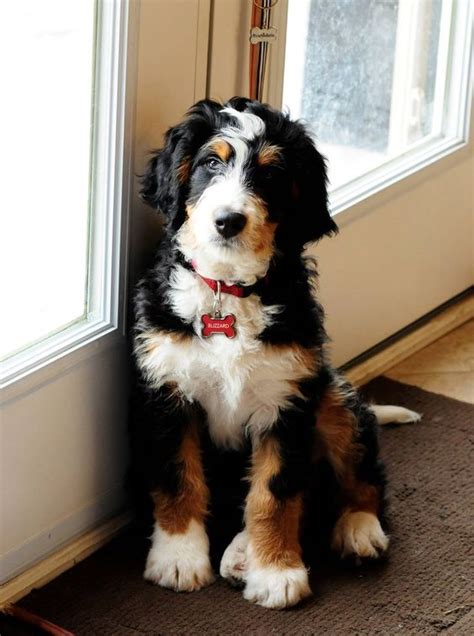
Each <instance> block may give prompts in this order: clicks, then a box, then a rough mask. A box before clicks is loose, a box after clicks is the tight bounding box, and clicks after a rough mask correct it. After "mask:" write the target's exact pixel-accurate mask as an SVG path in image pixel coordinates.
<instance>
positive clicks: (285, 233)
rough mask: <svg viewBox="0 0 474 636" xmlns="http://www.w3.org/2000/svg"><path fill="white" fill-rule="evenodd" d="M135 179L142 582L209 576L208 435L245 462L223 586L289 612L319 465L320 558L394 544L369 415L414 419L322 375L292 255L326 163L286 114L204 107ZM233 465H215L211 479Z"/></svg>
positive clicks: (321, 357)
mask: <svg viewBox="0 0 474 636" xmlns="http://www.w3.org/2000/svg"><path fill="white" fill-rule="evenodd" d="M141 185H142V188H141V194H142V198H143V200H144V201H145V202H146V203H148V204H149V205H150V206H152V207H153V208H154V209H155V210H159V211H160V212H161V213H162V215H163V217H164V219H165V227H164V238H163V240H162V241H161V243H160V245H159V247H158V250H157V252H156V257H155V261H154V264H153V266H152V267H151V269H150V270H149V271H148V272H147V273H146V274H145V276H144V277H143V279H142V280H141V281H140V282H139V283H138V285H137V288H136V293H135V299H134V310H135V330H134V358H135V363H136V382H135V389H134V392H133V400H132V402H133V406H132V424H131V443H132V461H133V467H134V468H133V470H134V471H135V473H136V474H137V475H139V478H140V480H141V482H140V483H141V484H142V485H143V488H146V490H147V491H148V492H149V493H150V496H151V500H152V503H153V516H154V530H153V535H152V537H151V548H150V550H149V554H148V559H147V562H146V568H145V574H144V576H145V579H147V580H148V581H151V582H152V583H155V584H158V585H161V586H164V587H166V588H171V589H174V590H177V591H192V590H198V589H200V588H202V587H204V586H206V585H209V584H210V583H212V581H213V580H214V574H213V569H212V567H211V561H210V556H209V548H210V546H209V538H208V534H207V531H206V525H207V518H208V512H209V506H210V501H211V497H212V492H211V488H210V485H209V483H208V479H207V472H206V471H207V468H206V453H205V451H204V447H205V446H206V443H207V442H209V444H208V445H210V446H211V447H212V448H214V449H218V450H219V451H221V452H222V453H224V455H225V453H226V452H229V453H231V454H232V453H233V454H235V453H237V454H239V453H242V454H244V455H245V453H248V469H247V473H246V477H245V482H244V483H245V484H246V486H245V488H246V491H245V503H244V511H243V519H242V526H241V527H240V528H239V530H240V531H239V532H238V533H237V534H236V536H235V538H234V539H233V540H232V541H231V542H230V544H229V545H228V547H227V549H226V550H225V552H224V554H223V556H222V559H221V561H220V574H221V576H222V577H224V578H226V579H228V580H229V581H230V582H232V583H241V584H242V585H243V586H244V591H243V594H244V597H245V598H246V599H248V600H249V601H253V602H255V603H258V604H260V605H262V606H264V607H268V608H286V607H290V606H293V605H295V604H297V603H298V602H299V601H301V600H302V599H304V598H305V597H307V596H309V595H310V593H311V590H310V585H309V582H308V571H307V568H306V565H305V563H304V561H303V553H302V547H301V541H300V534H301V528H302V524H303V522H304V519H305V517H306V515H307V514H308V513H309V512H310V508H311V505H312V501H311V497H310V496H308V493H310V492H311V490H312V488H313V486H314V485H315V484H314V483H313V482H314V480H317V477H316V475H317V472H315V469H316V468H317V466H318V465H322V464H324V465H326V466H327V467H329V470H326V473H329V474H330V478H331V479H332V481H333V482H334V484H335V485H336V489H335V490H334V497H333V503H334V504H335V506H336V507H335V510H336V515H335V517H334V524H333V526H332V539H331V545H332V548H333V550H335V551H337V552H339V553H340V555H341V556H343V557H346V556H349V555H354V556H356V557H357V558H369V559H375V558H377V557H379V556H380V555H382V554H383V553H384V552H385V551H386V550H387V547H388V544H389V538H388V536H387V534H386V532H385V530H384V528H383V515H384V505H385V474H384V467H383V464H382V462H381V461H380V459H379V456H378V443H377V420H378V419H379V420H380V422H382V421H386V420H392V421H398V422H401V421H413V420H416V419H417V415H416V414H415V413H413V412H411V411H408V410H407V409H402V408H401V407H374V406H372V407H371V406H369V405H367V404H365V403H364V402H363V401H362V400H361V398H360V397H359V395H358V393H357V391H356V390H355V389H354V388H352V387H351V386H350V384H349V383H348V382H346V381H345V380H344V379H343V378H342V377H341V375H340V374H339V373H338V372H337V371H336V370H335V369H334V368H332V367H331V365H330V362H329V359H328V354H327V351H326V348H327V340H328V338H327V336H326V332H325V329H324V313H323V309H322V308H321V306H320V304H319V303H318V302H317V300H316V296H315V283H316V278H317V275H316V269H315V265H314V263H313V262H312V261H311V259H309V258H307V257H305V256H304V253H303V252H304V248H305V246H306V245H307V244H308V243H311V242H314V241H318V240H320V239H321V238H322V237H324V236H326V235H332V234H335V233H336V231H337V227H336V224H335V222H334V220H333V219H332V218H331V216H330V214H329V211H328V203H327V198H328V197H327V179H326V169H325V160H324V158H323V157H322V156H321V154H320V153H319V152H318V150H317V149H316V146H315V143H314V141H313V139H312V138H311V136H310V134H309V133H308V131H307V129H306V128H305V126H304V125H303V124H302V123H300V122H297V121H292V120H291V119H290V117H289V116H288V115H286V114H283V113H281V112H279V111H277V110H274V109H272V108H271V107H269V106H267V105H263V104H261V103H260V102H257V101H252V100H249V99H245V98H238V97H235V98H233V99H231V100H230V101H228V102H227V103H226V104H220V103H217V102H215V101H211V100H203V101H200V102H198V103H197V104H196V105H194V106H193V107H192V108H191V109H190V110H189V111H188V113H187V115H186V117H185V118H184V120H183V121H182V123H180V124H179V125H177V126H175V127H173V128H171V129H170V130H169V131H168V132H167V134H166V136H165V144H164V147H163V148H162V149H160V150H158V151H156V152H154V153H153V154H152V157H151V160H150V162H149V164H148V166H147V169H146V173H145V175H144V176H143V177H142V182H141ZM204 439H206V440H207V442H206V443H205V442H203V440H204ZM228 470H230V465H229V466H226V462H225V461H224V462H221V476H222V479H224V478H225V473H226V472H227V471H228ZM239 479H240V477H239ZM222 483H223V482H220V483H219V478H218V479H217V489H220V490H221V491H222V489H223V486H222ZM323 488H325V486H323ZM224 496H225V492H224Z"/></svg>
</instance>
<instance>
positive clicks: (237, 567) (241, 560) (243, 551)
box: [220, 530, 248, 587]
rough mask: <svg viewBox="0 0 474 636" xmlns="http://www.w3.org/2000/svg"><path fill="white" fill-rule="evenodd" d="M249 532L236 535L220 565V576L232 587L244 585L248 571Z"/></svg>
mask: <svg viewBox="0 0 474 636" xmlns="http://www.w3.org/2000/svg"><path fill="white" fill-rule="evenodd" d="M247 545H248V537H247V532H246V531H245V530H243V531H242V532H239V534H237V535H235V537H234V538H233V539H232V541H231V543H229V545H228V546H227V548H226V550H225V552H224V554H223V556H222V559H221V565H220V575H221V576H222V578H224V579H227V581H229V583H230V584H231V585H235V586H237V587H238V586H240V585H243V583H244V580H245V572H246V569H247Z"/></svg>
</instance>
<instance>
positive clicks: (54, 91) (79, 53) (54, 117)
mask: <svg viewBox="0 0 474 636" xmlns="http://www.w3.org/2000/svg"><path fill="white" fill-rule="evenodd" d="M0 25H1V26H0V50H1V57H2V60H3V62H2V66H3V67H4V68H5V71H4V73H6V76H5V75H4V77H3V97H2V102H3V104H2V105H3V107H4V108H5V107H6V113H5V110H4V112H3V115H2V119H3V122H2V127H3V132H2V154H3V155H4V157H6V158H7V162H6V166H5V167H6V173H5V169H4V173H3V186H2V226H3V227H2V230H1V236H2V246H1V271H2V301H3V302H2V304H3V312H2V314H3V315H2V328H1V334H2V336H1V349H0V357H5V356H8V355H11V354H12V353H14V352H16V351H18V350H21V349H24V348H25V347H27V346H28V345H30V344H31V343H33V342H35V341H38V340H41V339H43V338H45V337H46V336H48V335H50V334H52V333H55V332H58V331H60V330H62V329H64V328H65V327H66V326H67V325H69V324H71V323H74V322H76V321H79V320H80V319H81V318H83V317H84V316H85V315H86V314H87V305H88V300H87V299H88V289H87V288H88V285H87V278H88V243H89V208H90V173H91V149H92V132H91V131H92V129H93V95H94V72H93V66H94V42H95V3H94V1H93V0H80V1H79V0H41V1H38V0H20V1H18V2H6V3H4V4H2V8H1V9H0Z"/></svg>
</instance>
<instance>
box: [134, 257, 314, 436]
mask: <svg viewBox="0 0 474 636" xmlns="http://www.w3.org/2000/svg"><path fill="white" fill-rule="evenodd" d="M169 300H170V302H171V304H172V306H173V310H174V312H175V313H176V314H178V315H179V316H180V317H181V318H183V319H184V320H186V321H188V322H192V323H193V326H194V330H195V333H196V334H198V335H195V336H193V337H176V336H175V335H174V334H171V335H169V334H163V333H161V332H157V331H152V330H148V331H145V332H143V333H142V334H141V335H140V336H139V337H138V338H137V348H136V350H137V357H138V361H139V364H140V366H141V368H142V370H143V371H144V372H145V373H146V375H147V378H148V381H149V382H151V383H152V384H153V385H154V386H156V387H159V386H161V385H162V384H164V383H167V382H174V383H176V384H177V385H178V387H179V389H180V391H181V392H182V393H183V394H184V395H185V396H186V398H187V399H189V400H191V401H197V402H199V403H200V404H201V406H202V407H203V408H204V410H205V411H206V413H207V418H208V426H209V431H210V434H211V437H212V439H213V440H214V442H215V443H216V444H217V445H219V446H225V447H231V448H237V447H238V446H239V445H240V444H241V442H242V439H243V437H244V434H245V432H248V433H249V434H250V435H252V436H254V435H258V434H259V433H261V432H262V431H264V430H266V429H268V428H269V427H271V426H272V425H273V424H274V423H275V421H276V420H277V418H278V413H279V410H280V409H283V408H285V407H287V406H288V405H289V400H290V398H291V396H293V395H295V384H294V383H295V381H297V380H300V379H302V378H303V377H306V376H307V375H308V374H309V373H310V372H311V371H310V368H309V367H311V366H312V365H311V364H309V365H308V357H307V355H306V356H305V355H304V354H303V353H302V351H301V350H300V349H299V348H295V347H273V346H271V345H266V344H264V343H262V342H260V341H259V340H258V339H257V336H258V334H259V333H261V332H262V330H263V329H264V328H265V326H266V325H268V324H270V323H271V321H272V319H273V317H274V316H275V314H277V313H278V311H279V308H278V307H276V306H273V307H263V306H262V304H261V302H260V299H259V298H258V297H257V296H255V295H252V296H250V297H248V298H236V297H234V296H230V295H225V296H224V297H223V314H224V315H225V314H227V313H233V314H235V316H236V319H237V321H236V332H237V333H236V337H235V338H234V339H228V338H226V337H225V335H223V334H218V335H214V336H211V337H210V338H202V337H201V336H200V333H201V316H202V314H204V313H207V312H209V311H210V310H211V307H212V301H213V294H212V291H211V290H210V289H209V288H208V287H207V286H206V284H205V283H204V282H203V281H202V280H200V279H199V278H197V276H196V275H195V274H194V273H193V272H190V271H188V270H187V269H185V268H183V267H178V268H177V269H176V270H175V271H174V274H173V278H172V281H171V292H170V296H169Z"/></svg>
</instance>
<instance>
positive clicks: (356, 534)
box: [331, 511, 389, 559]
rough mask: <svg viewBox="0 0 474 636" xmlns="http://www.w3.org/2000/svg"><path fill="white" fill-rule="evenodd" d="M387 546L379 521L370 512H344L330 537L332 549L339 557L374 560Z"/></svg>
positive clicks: (386, 539) (386, 538) (385, 536)
mask: <svg viewBox="0 0 474 636" xmlns="http://www.w3.org/2000/svg"><path fill="white" fill-rule="evenodd" d="M388 544H389V539H388V537H387V535H386V534H385V532H384V531H383V530H382V526H381V525H380V521H379V520H378V519H377V517H376V516H375V515H374V514H373V513H371V512H361V511H359V512H350V511H347V512H344V513H343V514H342V515H341V516H340V517H339V519H338V521H337V523H336V526H335V528H334V531H333V535H332V544H331V545H332V548H333V550H336V551H338V552H340V554H341V556H342V557H343V558H344V557H347V556H350V555H355V556H358V557H361V558H371V559H376V558H377V557H379V556H381V554H383V553H384V552H385V551H386V550H387V548H388Z"/></svg>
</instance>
